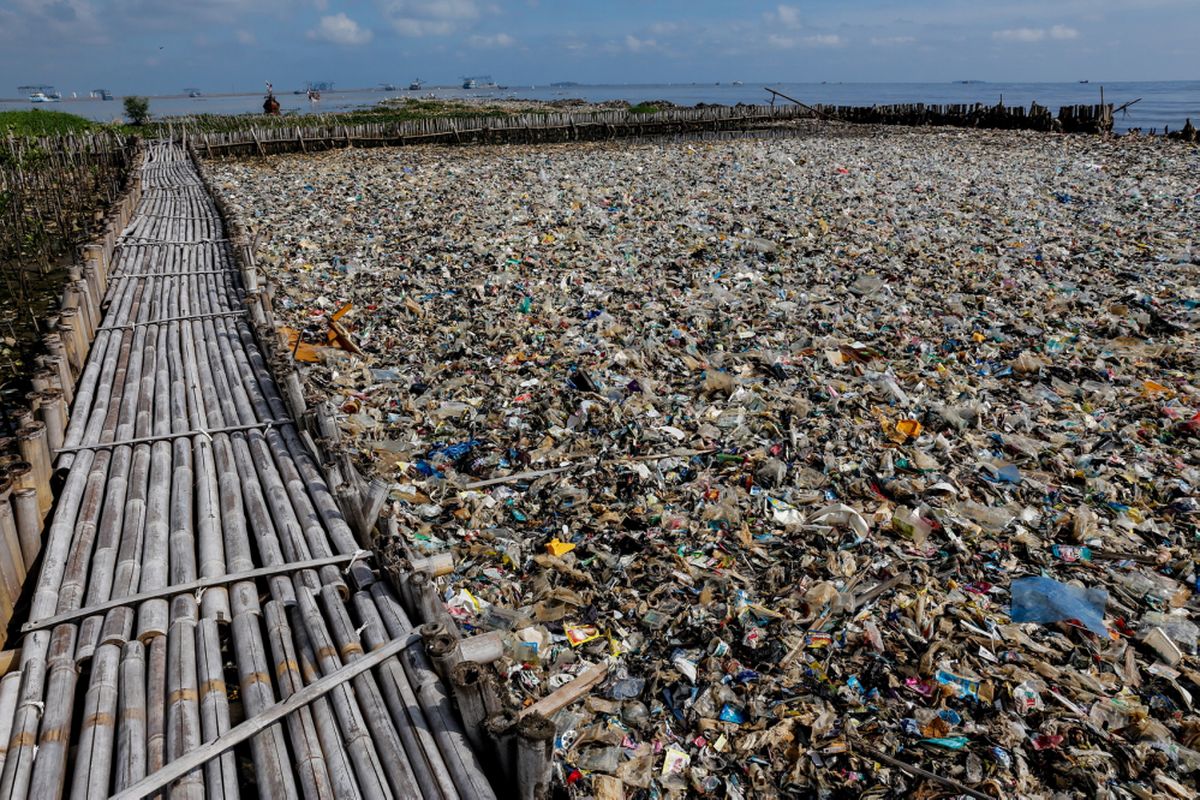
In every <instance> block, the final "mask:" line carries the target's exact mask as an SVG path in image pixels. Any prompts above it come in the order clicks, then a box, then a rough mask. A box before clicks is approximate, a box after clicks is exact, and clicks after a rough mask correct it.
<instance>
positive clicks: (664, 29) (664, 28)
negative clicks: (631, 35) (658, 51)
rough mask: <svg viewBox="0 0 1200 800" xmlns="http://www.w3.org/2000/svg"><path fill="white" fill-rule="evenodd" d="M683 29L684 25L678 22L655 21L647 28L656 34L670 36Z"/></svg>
mask: <svg viewBox="0 0 1200 800" xmlns="http://www.w3.org/2000/svg"><path fill="white" fill-rule="evenodd" d="M682 29H683V26H682V25H680V24H679V23H678V22H655V23H653V24H652V25H651V26H650V27H649V28H647V29H646V30H648V31H649V32H650V33H653V34H654V35H655V36H670V35H671V34H673V33H679V32H680V31H681V30H682Z"/></svg>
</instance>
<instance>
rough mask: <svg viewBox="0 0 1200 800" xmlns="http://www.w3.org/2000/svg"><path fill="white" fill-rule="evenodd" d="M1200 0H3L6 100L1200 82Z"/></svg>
mask: <svg viewBox="0 0 1200 800" xmlns="http://www.w3.org/2000/svg"><path fill="white" fill-rule="evenodd" d="M1197 33H1200V0H908V1H907V2H898V1H897V0H794V2H790V3H778V2H737V0H641V2H633V1H632V0H557V2H555V1H554V0H0V96H12V97H15V96H16V95H17V90H16V87H17V86H18V85H26V84H49V85H54V86H57V87H58V88H59V90H61V91H81V92H82V91H86V90H88V89H91V88H95V87H100V86H103V87H105V88H107V89H110V90H112V91H114V92H116V93H118V94H125V93H134V92H137V93H144V94H168V93H177V92H180V91H181V90H182V89H184V88H190V87H196V88H200V89H202V90H204V91H207V92H224V91H232V90H238V91H257V90H258V89H260V88H261V87H262V85H263V81H267V80H269V81H272V82H273V83H274V84H275V85H276V87H278V88H281V89H291V88H301V87H303V85H304V84H305V82H306V81H333V82H334V83H335V84H336V85H337V86H338V87H339V88H350V87H369V86H375V85H377V84H379V83H382V82H389V83H397V84H407V83H408V82H409V81H411V80H413V79H414V78H417V77H420V78H423V79H424V80H425V81H426V82H427V83H430V84H452V83H455V82H458V81H460V80H461V79H462V77H463V76H468V75H471V76H475V75H491V76H492V77H493V78H494V79H495V80H496V81H497V82H498V83H500V84H502V85H509V86H514V87H515V86H521V85H531V84H546V83H550V82H555V81H575V82H579V83H666V82H685V83H686V82H701V83H706V82H715V81H722V82H728V81H733V80H745V81H747V82H749V81H775V82H781V83H783V82H819V81H862V82H876V81H917V82H921V81H932V82H945V81H953V80H967V79H972V80H987V81H1012V82H1023V81H1074V80H1079V79H1083V78H1088V79H1091V80H1092V81H1093V82H1095V81H1097V80H1104V81H1121V80H1194V79H1196V78H1197V77H1200V76H1198V75H1197V72H1196V67H1195V64H1196V61H1195V55H1194V54H1195V49H1194V48H1195V41H1196V35H1197Z"/></svg>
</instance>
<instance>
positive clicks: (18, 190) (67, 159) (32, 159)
mask: <svg viewBox="0 0 1200 800" xmlns="http://www.w3.org/2000/svg"><path fill="white" fill-rule="evenodd" d="M136 141H137V140H136V139H135V138H134V137H129V136H122V135H120V134H116V133H111V132H102V133H89V134H72V135H68V136H48V137H42V138H32V137H16V136H11V135H10V136H8V137H7V138H6V139H5V140H4V141H3V142H0V264H21V265H23V266H25V265H32V264H37V265H38V266H40V267H42V268H45V267H46V266H47V265H49V264H50V262H51V261H52V260H53V259H54V258H55V257H56V256H57V255H60V254H62V253H66V252H69V251H70V249H71V248H73V247H74V246H75V245H77V244H78V243H79V242H80V241H81V240H82V239H84V238H86V237H87V235H88V234H89V233H90V232H91V230H92V227H93V225H94V223H95V222H96V214H97V209H100V208H103V207H105V206H107V205H109V204H111V203H112V202H113V201H115V200H116V198H117V197H118V195H120V194H121V191H122V186H123V183H124V179H125V174H126V172H127V171H128V168H129V165H130V163H132V159H133V154H134V151H135V149H136Z"/></svg>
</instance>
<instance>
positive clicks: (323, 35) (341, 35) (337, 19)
mask: <svg viewBox="0 0 1200 800" xmlns="http://www.w3.org/2000/svg"><path fill="white" fill-rule="evenodd" d="M373 35H374V34H373V33H371V29H370V28H364V27H363V26H361V25H359V24H358V23H357V22H355V21H354V20H352V19H350V18H349V17H347V16H346V15H345V14H334V15H333V16H331V17H321V22H320V24H318V25H317V27H315V28H313V29H312V30H311V31H309V32H308V38H309V39H313V40H318V41H325V42H332V43H333V44H340V45H344V46H347V47H351V46H356V45H361V44H366V43H367V42H369V41H371V37H372V36H373Z"/></svg>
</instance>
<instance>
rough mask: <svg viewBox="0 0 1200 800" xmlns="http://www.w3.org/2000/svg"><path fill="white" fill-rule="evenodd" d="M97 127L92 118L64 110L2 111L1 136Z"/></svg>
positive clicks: (78, 131) (41, 133) (36, 134)
mask: <svg viewBox="0 0 1200 800" xmlns="http://www.w3.org/2000/svg"><path fill="white" fill-rule="evenodd" d="M93 127H95V123H93V122H92V121H91V120H87V119H84V118H83V117H77V116H75V115H74V114H67V113H66V112H64V111H44V110H42V109H40V108H32V109H30V110H28V111H0V136H7V135H8V134H10V133H11V134H13V135H14V136H61V135H64V134H68V133H83V132H85V131H90V130H91V129H92V128H93Z"/></svg>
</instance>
